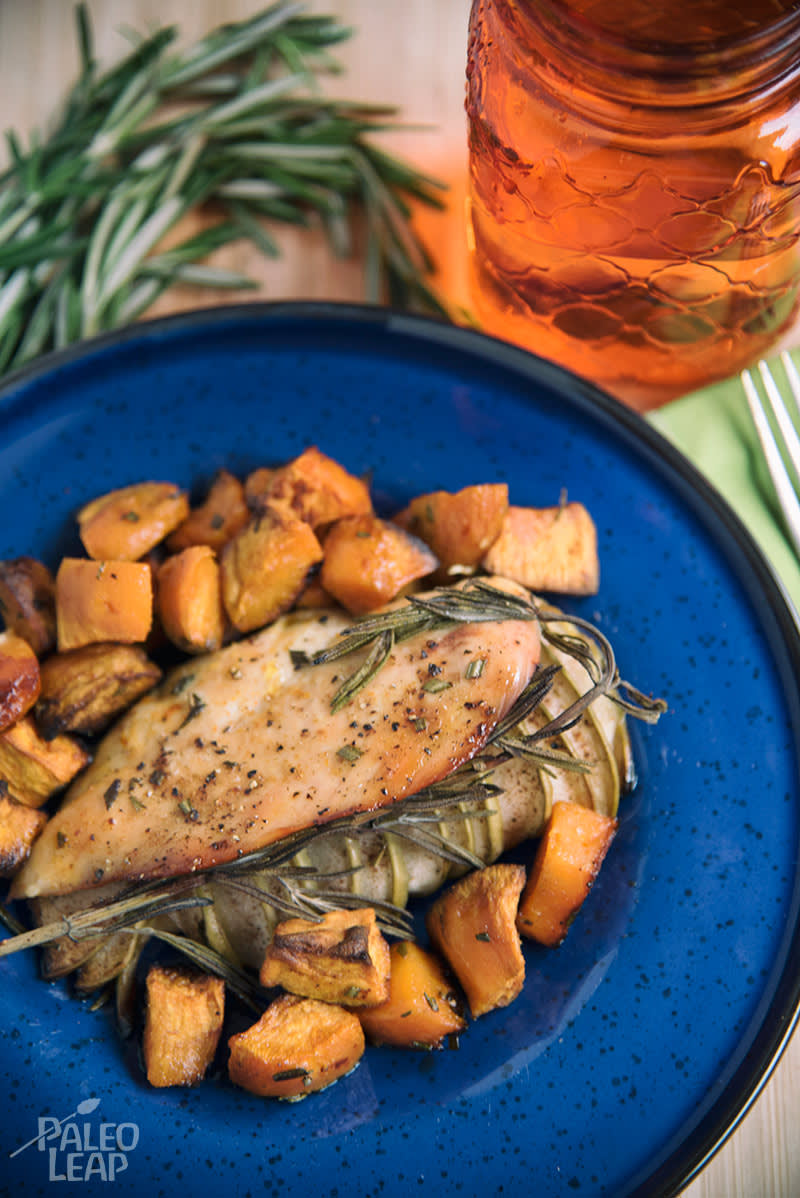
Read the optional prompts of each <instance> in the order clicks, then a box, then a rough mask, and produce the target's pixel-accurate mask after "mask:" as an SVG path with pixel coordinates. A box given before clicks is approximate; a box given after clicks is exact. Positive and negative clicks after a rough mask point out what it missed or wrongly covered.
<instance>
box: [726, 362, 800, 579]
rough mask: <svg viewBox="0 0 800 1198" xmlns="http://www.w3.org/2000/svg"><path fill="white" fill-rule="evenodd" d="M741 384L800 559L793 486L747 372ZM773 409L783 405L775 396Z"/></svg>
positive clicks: (799, 517)
mask: <svg viewBox="0 0 800 1198" xmlns="http://www.w3.org/2000/svg"><path fill="white" fill-rule="evenodd" d="M767 373H769V372H767ZM762 377H763V372H762ZM769 378H770V382H771V383H772V386H773V388H774V389H775V390H776V391H777V388H775V384H774V380H773V379H772V376H771V375H770V376H769ZM741 380H742V386H743V387H744V393H745V395H746V396H747V403H748V406H749V408H750V414H751V415H752V417H753V424H754V425H755V427H756V432H757V433H758V439H759V441H760V442H761V448H762V450H763V452H764V457H765V458H766V461H767V469H768V470H769V473H770V477H771V479H772V482H773V485H774V487H775V494H776V495H777V497H778V503H779V504H780V507H781V511H782V512H783V518H784V521H785V523H786V531H787V532H788V534H789V536H790V538H791V541H792V544H793V545H794V548H795V552H796V553H797V555H798V557H800V502H798V499H797V493H796V492H795V488H794V484H793V482H792V480H791V478H790V477H789V472H788V470H787V469H786V466H785V464H784V461H783V457H782V455H781V451H780V449H779V448H778V443H777V441H776V440H775V434H774V433H773V431H772V428H771V427H770V423H769V421H768V420H767V417H766V413H765V412H764V408H763V406H762V403H761V398H760V396H759V394H758V391H757V390H756V385H755V383H754V382H753V379H752V376H751V374H750V371H749V370H743V371H742V374H741ZM765 385H766V380H765ZM799 389H800V388H799ZM770 402H772V396H770ZM777 407H778V408H779V409H782V408H783V405H782V403H781V401H780V395H779V396H778V404H777Z"/></svg>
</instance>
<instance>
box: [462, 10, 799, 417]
mask: <svg viewBox="0 0 800 1198" xmlns="http://www.w3.org/2000/svg"><path fill="white" fill-rule="evenodd" d="M598 14H599V15H598ZM467 80H468V88H467V114H468V120H469V144H470V197H469V211H470V230H469V232H470V251H471V283H472V292H473V303H474V307H475V310H476V315H477V317H478V320H479V321H480V323H481V324H482V325H483V327H484V328H486V330H487V331H488V332H492V333H496V334H497V335H499V336H502V337H505V338H507V339H509V340H513V341H516V342H518V343H520V344H523V345H525V346H527V347H528V348H530V349H532V350H534V351H535V352H537V353H539V354H542V355H543V356H545V357H549V358H552V359H554V360H555V361H558V362H561V363H563V364H564V365H567V366H569V367H570V368H571V369H573V370H576V371H577V372H578V373H580V374H582V375H584V376H586V377H587V378H590V379H593V380H594V381H596V382H598V383H599V384H600V385H601V386H605V387H607V388H608V389H609V390H611V391H612V392H614V393H615V394H618V395H619V396H620V397H621V398H623V399H625V400H627V401H628V402H630V403H632V404H633V405H634V406H637V407H640V408H646V407H653V406H656V405H657V404H658V403H662V402H664V401H666V400H667V399H670V398H672V397H674V396H676V395H679V394H682V393H685V392H687V391H690V390H692V389H694V388H695V387H699V386H701V385H703V384H705V383H707V382H709V381H711V380H713V379H716V378H722V377H725V376H727V375H731V374H734V373H735V372H736V371H737V370H739V369H740V368H741V367H743V366H744V365H746V364H748V363H749V362H751V361H752V360H753V359H755V358H757V357H759V356H760V355H762V354H763V353H765V352H766V351H767V350H768V349H769V347H770V346H771V345H773V344H774V342H775V341H776V340H777V339H778V337H779V336H780V335H781V333H782V332H783V330H784V329H785V328H786V327H787V326H788V325H789V324H790V323H791V321H792V320H793V318H794V316H795V314H796V312H797V309H798V301H799V300H800V0H738V4H737V3H736V2H735V0H666V2H662V3H660V4H653V3H652V0H650V2H649V3H646V2H645V0H569V2H567V0H561V2H559V0H474V3H473V8H472V14H471V19H470V42H469V59H468V66H467Z"/></svg>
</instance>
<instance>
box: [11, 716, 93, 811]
mask: <svg viewBox="0 0 800 1198" xmlns="http://www.w3.org/2000/svg"><path fill="white" fill-rule="evenodd" d="M89 760H90V756H89V753H88V752H87V751H86V749H85V748H84V747H83V745H81V744H80V743H79V742H78V741H77V740H73V738H72V737H71V736H56V737H54V739H53V740H44V738H43V737H42V736H40V734H39V732H38V730H37V728H36V724H35V723H34V720H33V716H32V715H30V714H28V715H26V716H23V717H22V719H21V720H17V722H16V724H12V726H11V727H10V728H7V729H6V731H5V732H0V778H2V779H4V780H5V782H6V783H7V785H8V790H9V793H10V794H11V795H12V796H13V797H14V798H15V799H17V800H18V801H19V802H20V803H25V804H26V805H27V806H28V807H41V806H42V804H43V803H46V802H47V800H48V799H49V798H50V796H51V795H53V794H55V793H56V792H57V791H59V790H62V789H63V788H64V787H65V786H66V785H67V784H68V783H69V782H71V781H72V779H73V778H74V777H75V775H76V774H77V773H79V772H80V770H82V769H83V768H84V766H86V765H88V764H89Z"/></svg>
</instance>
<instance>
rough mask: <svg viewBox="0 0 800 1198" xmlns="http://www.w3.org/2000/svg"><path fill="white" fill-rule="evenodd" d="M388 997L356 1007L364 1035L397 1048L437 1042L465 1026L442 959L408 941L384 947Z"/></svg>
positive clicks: (421, 1045)
mask: <svg viewBox="0 0 800 1198" xmlns="http://www.w3.org/2000/svg"><path fill="white" fill-rule="evenodd" d="M389 956H390V963H391V972H390V975H389V997H388V998H387V999H386V1001H385V1002H382V1003H380V1004H379V1005H378V1006H377V1007H362V1008H361V1009H360V1010H359V1011H358V1017H359V1019H360V1020H361V1026H362V1027H363V1029H364V1032H365V1033H366V1036H367V1039H368V1040H371V1041H372V1042H373V1043H375V1044H394V1045H396V1046H397V1047H401V1048H414V1047H421V1048H439V1047H441V1045H442V1043H443V1042H444V1040H446V1039H447V1037H448V1036H452V1035H456V1034H457V1033H458V1032H461V1031H463V1029H464V1028H465V1026H466V1021H465V1019H464V1016H463V1015H462V1014H461V1011H460V1010H459V1006H460V1003H459V998H458V995H457V994H456V992H455V990H454V988H453V985H452V983H451V982H450V979H449V978H448V977H447V974H446V973H445V970H444V967H443V965H442V962H441V961H440V960H439V958H438V957H437V956H435V955H434V954H433V953H431V952H428V951H427V950H426V949H424V948H422V947H420V945H419V944H416V943H415V942H414V941H406V940H397V941H395V943H394V944H393V945H392V946H391V948H390V950H389Z"/></svg>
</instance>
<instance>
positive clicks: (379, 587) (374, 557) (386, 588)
mask: <svg viewBox="0 0 800 1198" xmlns="http://www.w3.org/2000/svg"><path fill="white" fill-rule="evenodd" d="M323 550H324V554H325V556H324V559H323V562H322V570H321V571H320V582H321V583H322V585H323V587H324V588H325V590H326V591H327V592H328V593H329V594H330V595H333V597H334V599H336V600H337V602H339V603H341V605H342V607H345V608H347V610H348V611H349V612H352V613H353V614H354V615H360V614H362V613H364V612H368V611H375V610H376V609H377V608H379V607H382V606H383V605H384V604H385V603H388V602H389V601H390V600H391V599H394V598H395V596H397V595H399V594H400V592H401V591H403V590H404V589H405V588H406V587H407V586H408V585H409V584H410V583H412V582H414V581H415V580H416V579H418V578H425V577H426V575H428V574H431V573H432V572H433V571H434V570H435V569H436V567H437V566H438V564H439V563H438V561H437V559H436V558H435V557H434V555H433V553H432V552H431V550H430V549H429V548H428V546H427V545H426V544H425V542H424V541H420V540H419V538H418V537H415V536H412V535H411V533H408V532H406V531H405V530H404V529H402V528H399V527H398V526H397V525H396V524H392V523H391V522H390V521H388V520H381V519H380V518H379V517H378V516H347V517H345V518H344V519H343V520H337V521H336V523H335V524H333V525H332V526H331V528H330V529H329V531H328V533H327V535H326V537H325V541H324V545H323Z"/></svg>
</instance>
